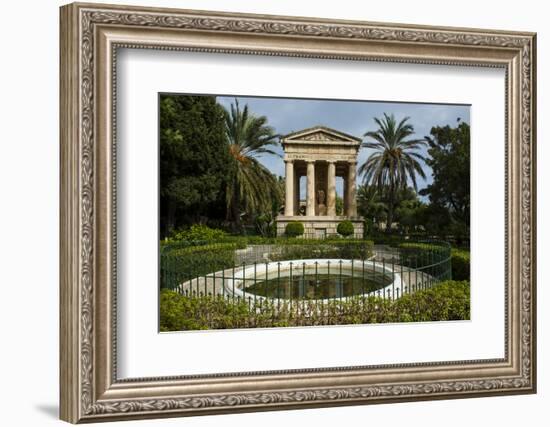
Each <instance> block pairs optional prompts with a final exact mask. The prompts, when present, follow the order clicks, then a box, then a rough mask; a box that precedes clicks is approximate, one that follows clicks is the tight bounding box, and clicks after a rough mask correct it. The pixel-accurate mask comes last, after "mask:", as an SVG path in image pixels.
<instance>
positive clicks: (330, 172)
mask: <svg viewBox="0 0 550 427" xmlns="http://www.w3.org/2000/svg"><path fill="white" fill-rule="evenodd" d="M327 215H328V216H335V215H336V164H335V163H334V162H332V161H329V162H328V168H327Z"/></svg>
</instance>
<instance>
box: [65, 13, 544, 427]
mask: <svg viewBox="0 0 550 427" xmlns="http://www.w3.org/2000/svg"><path fill="white" fill-rule="evenodd" d="M60 13H61V15H60V22H61V37H60V43H61V45H60V52H61V62H60V74H61V77H60V78H61V80H60V92H61V93H60V109H61V111H60V136H61V142H60V143H61V176H60V181H61V202H60V203H61V204H60V211H61V219H60V230H61V231H60V233H61V234H60V386H61V396H60V408H61V410H60V416H61V419H63V420H65V421H68V422H71V423H79V422H94V421H112V420H122V419H131V418H133V419H137V418H155V417H170V416H189V415H202V414H218V413H228V412H247V411H260V410H281V409H287V408H288V409H290V408H294V409H295V408H311V407H322V406H334V405H358V404H370V403H389V402H403V401H411V400H430V399H445V398H463V397H479V396H488V395H497V394H521V393H534V392H535V391H536V317H535V316H536V182H535V176H536V171H535V157H536V146H535V142H536V128H535V123H536V116H535V105H536V101H535V94H536V35H535V34H533V33H520V32H508V31H493V30H479V29H463V28H445V27H424V26H412V25H401V24H381V23H369V22H354V21H332V20H325V19H315V18H297V17H283V16H263V15H246V14H231V13H218V12H204V11H188V10H174V9H159V8H143V7H126V6H113V5H99V4H80V3H75V4H70V5H67V6H63V7H62V8H61V12H60ZM121 48H124V49H152V50H172V51H190V52H203V53H205V54H208V53H216V54H219V53H223V54H227V55H234V54H239V55H262V56H282V57H299V58H315V59H318V60H320V61H325V60H333V59H338V60H343V61H348V60H349V61H377V62H388V63H403V64H439V65H445V66H450V67H452V66H472V67H496V68H500V69H502V70H504V72H505V87H504V88H503V92H502V97H503V98H504V99H505V111H506V114H505V115H506V117H505V120H504V122H505V130H504V134H505V175H504V176H503V177H502V180H503V182H504V185H505V189H506V190H505V212H503V215H504V217H505V229H504V230H503V234H504V242H505V248H504V251H501V252H500V253H501V255H502V257H503V258H504V259H505V262H504V265H505V272H504V278H505V280H504V283H502V287H503V288H504V291H503V293H504V300H505V308H504V312H505V315H504V323H505V324H504V325H503V327H504V337H505V340H504V342H503V343H502V345H503V347H504V357H503V358H498V359H483V360H467V361H450V362H440V361H433V362H425V363H424V362H423V363H410V364H398V365H396V364H382V365H376V366H373V365H363V366H336V367H333V368H316V367H314V366H313V367H311V368H308V369H290V370H278V371H261V372H239V373H223V372H219V373H215V374H207V375H187V376H175V377H154V378H149V377H148V378H131V379H127V378H126V379H120V378H119V377H118V375H117V371H118V369H117V357H116V356H117V342H118V339H119V337H117V329H116V325H117V317H116V316H117V287H116V284H117V282H116V278H117V274H116V273H117V233H116V221H117V209H116V195H117V194H116V190H117V187H116V165H117V158H116V125H117V115H116V111H117V110H116V102H117V98H116V84H117V75H116V61H117V50H118V49H121ZM474 184H475V183H474ZM497 252H498V251H497ZM495 256H497V255H495Z"/></svg>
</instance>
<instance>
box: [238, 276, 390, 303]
mask: <svg viewBox="0 0 550 427" xmlns="http://www.w3.org/2000/svg"><path fill="white" fill-rule="evenodd" d="M246 282H247V283H246V292H249V293H252V294H256V295H260V296H264V297H268V298H293V299H294V298H307V299H328V298H342V297H349V296H353V295H361V294H364V293H369V292H373V291H376V290H378V289H381V288H383V287H385V286H387V285H389V284H390V283H391V282H392V278H391V276H390V275H382V274H381V273H376V274H374V273H373V272H370V274H369V277H365V278H363V277H362V276H355V277H352V276H347V275H339V274H299V275H293V276H292V277H290V276H284V277H278V278H274V279H269V280H262V281H261V280H257V281H256V283H254V279H247V280H246Z"/></svg>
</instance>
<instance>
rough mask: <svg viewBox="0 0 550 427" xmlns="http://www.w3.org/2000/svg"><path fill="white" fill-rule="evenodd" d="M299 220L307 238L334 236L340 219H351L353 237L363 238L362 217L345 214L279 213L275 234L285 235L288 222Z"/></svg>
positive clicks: (336, 233)
mask: <svg viewBox="0 0 550 427" xmlns="http://www.w3.org/2000/svg"><path fill="white" fill-rule="evenodd" d="M295 221H298V222H301V223H302V224H304V229H305V230H304V237H305V238H308V239H324V238H326V237H331V236H336V235H338V232H337V231H336V228H337V227H338V224H340V223H341V222H342V221H351V223H352V224H353V230H354V234H353V237H355V238H357V239H362V238H363V230H364V224H363V222H364V220H363V218H362V217H354V218H349V217H347V216H282V215H279V216H278V217H277V218H276V220H275V222H276V224H277V236H278V237H279V236H284V235H285V228H286V225H287V224H288V223H289V222H295Z"/></svg>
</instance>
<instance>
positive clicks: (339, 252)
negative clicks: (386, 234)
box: [270, 239, 373, 261]
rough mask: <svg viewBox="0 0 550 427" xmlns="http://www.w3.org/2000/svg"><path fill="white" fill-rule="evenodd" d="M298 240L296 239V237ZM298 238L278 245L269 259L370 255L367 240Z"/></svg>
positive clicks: (370, 244)
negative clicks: (294, 241)
mask: <svg viewBox="0 0 550 427" xmlns="http://www.w3.org/2000/svg"><path fill="white" fill-rule="evenodd" d="M297 240H298V239H297ZM303 242H307V243H305V244H302V240H301V239H300V240H298V241H297V242H296V243H294V244H286V245H280V246H279V247H276V248H275V249H274V250H273V252H272V253H271V254H270V260H271V261H286V260H293V259H332V258H338V259H340V258H341V259H368V258H370V257H371V256H372V253H373V252H372V247H373V244H372V242H371V241H368V240H357V241H348V240H335V241H330V242H328V241H326V240H303Z"/></svg>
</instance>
